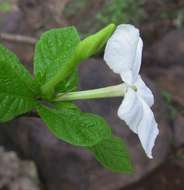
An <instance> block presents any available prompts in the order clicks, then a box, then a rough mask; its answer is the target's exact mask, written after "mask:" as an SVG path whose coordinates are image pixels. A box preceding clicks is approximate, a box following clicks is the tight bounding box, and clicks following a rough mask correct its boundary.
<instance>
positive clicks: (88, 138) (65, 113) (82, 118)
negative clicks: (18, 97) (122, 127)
mask: <svg viewBox="0 0 184 190" xmlns="http://www.w3.org/2000/svg"><path fill="white" fill-rule="evenodd" d="M37 110H38V113H39V115H40V116H41V118H42V119H43V121H44V122H45V123H46V124H47V125H48V127H49V129H50V130H51V132H52V133H53V134H55V136H56V137H58V138H59V139H61V140H64V141H66V142H68V143H71V144H73V145H78V146H93V145H95V144H97V143H98V142H100V141H101V140H102V139H104V138H108V136H110V135H111V130H110V128H109V126H108V124H107V123H106V121H105V120H104V119H103V118H101V117H100V116H97V115H94V114H90V113H82V112H80V111H78V110H75V109H56V108H52V109H51V108H47V107H45V106H38V107H37Z"/></svg>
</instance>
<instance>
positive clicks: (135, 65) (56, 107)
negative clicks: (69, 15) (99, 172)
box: [0, 24, 158, 172]
mask: <svg viewBox="0 0 184 190" xmlns="http://www.w3.org/2000/svg"><path fill="white" fill-rule="evenodd" d="M104 47H105V54H104V59H105V61H106V63H107V64H108V65H109V67H110V68H111V69H112V70H113V71H114V72H115V73H117V74H119V75H120V76H121V78H122V80H123V82H124V83H122V84H119V85H115V86H110V87H104V88H101V89H94V90H86V91H78V92H76V89H77V84H78V74H77V66H78V64H79V63H81V62H82V61H83V60H86V59H88V58H89V57H91V56H93V55H95V54H97V53H99V52H100V51H102V50H103V49H104ZM142 47H143V42H142V40H141V38H140V36H139V31H138V29H136V28H135V27H134V26H132V25H120V26H118V27H116V26H115V25H114V24H110V25H108V26H107V27H105V28H104V29H102V30H101V31H99V32H97V33H96V34H94V35H91V36H89V37H87V38H85V39H83V40H80V37H79V35H78V32H77V30H76V29H75V28H74V27H66V28H62V29H52V30H49V31H47V32H45V33H44V34H42V36H41V37H40V39H39V40H38V42H37V43H36V47H35V55H34V77H33V76H32V75H31V74H30V73H29V72H28V71H27V70H26V69H25V68H24V66H23V65H22V64H21V63H20V61H19V60H18V58H17V57H16V55H15V54H14V53H12V52H10V51H9V50H8V49H6V48H4V47H3V46H2V45H0V97H1V101H0V122H7V121H9V120H11V119H13V118H16V117H17V116H21V115H22V114H25V113H27V112H30V111H31V110H33V109H36V111H37V113H38V115H39V116H40V118H41V119H42V120H43V121H44V122H45V123H46V124H47V126H48V128H49V129H50V131H51V132H52V133H53V134H54V135H55V136H56V137H57V138H58V139H61V140H63V141H65V142H67V143H70V144H72V145H75V146H81V147H83V148H85V149H87V150H88V151H90V152H91V153H92V154H93V155H94V156H95V157H96V159H97V160H98V161H99V162H100V163H101V164H102V165H103V166H104V167H106V168H108V169H110V170H112V171H116V172H130V171H132V164H131V161H130V158H129V155H128V151H127V148H126V145H125V143H124V142H123V140H122V139H120V138H118V137H116V136H115V135H113V134H112V131H111V128H110V127H109V125H108V123H107V122H106V121H105V120H104V119H103V118H102V117H100V116H98V115H95V114H91V113H83V112H81V111H80V109H79V108H78V107H77V106H76V105H75V104H74V102H73V101H75V100H83V99H94V98H108V97H118V96H122V97H123V96H124V99H123V101H122V104H121V105H120V107H119V110H118V116H119V117H120V118H121V119H122V120H124V121H125V122H126V123H127V125H128V126H129V127H130V129H131V130H132V131H133V132H134V133H136V134H138V137H139V139H140V141H141V144H142V146H143V148H144V150H145V152H146V154H147V155H148V157H149V158H152V148H153V146H154V142H155V139H156V136H157V135H158V128H157V123H156V121H155V119H154V115H153V113H152V111H151V109H150V107H151V106H152V105H153V102H154V101H153V94H152V93H151V90H150V89H149V88H148V87H147V86H146V85H145V83H144V82H143V80H142V79H141V77H140V75H139V70H140V65H141V58H142Z"/></svg>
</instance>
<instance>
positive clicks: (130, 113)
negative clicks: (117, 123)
mask: <svg viewBox="0 0 184 190" xmlns="http://www.w3.org/2000/svg"><path fill="white" fill-rule="evenodd" d="M118 116H119V117H120V119H122V120H124V121H125V122H126V124H127V125H128V126H129V128H130V129H131V130H132V131H133V132H134V133H137V132H138V128H137V127H138V125H139V123H140V121H141V120H142V116H143V107H142V102H141V101H140V100H139V97H138V96H137V93H136V92H135V91H134V90H132V89H131V88H129V89H128V91H127V93H126V94H125V96H124V99H123V101H122V103H121V105H120V107H119V109H118Z"/></svg>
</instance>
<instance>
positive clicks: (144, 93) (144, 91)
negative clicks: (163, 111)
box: [134, 75, 154, 107]
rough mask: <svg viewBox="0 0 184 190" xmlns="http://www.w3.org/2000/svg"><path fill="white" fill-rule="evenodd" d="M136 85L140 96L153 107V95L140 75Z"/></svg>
mask: <svg viewBox="0 0 184 190" xmlns="http://www.w3.org/2000/svg"><path fill="white" fill-rule="evenodd" d="M134 85H135V86H136V87H137V93H138V95H139V96H141V97H142V98H143V100H144V101H145V102H146V103H147V104H148V105H149V106H150V107H151V106H152V105H153V104H154V96H153V93H152V92H151V90H150V89H149V88H148V86H146V84H145V83H144V81H143V80H142V78H141V76H140V75H139V76H138V80H137V81H136V82H135V84H134Z"/></svg>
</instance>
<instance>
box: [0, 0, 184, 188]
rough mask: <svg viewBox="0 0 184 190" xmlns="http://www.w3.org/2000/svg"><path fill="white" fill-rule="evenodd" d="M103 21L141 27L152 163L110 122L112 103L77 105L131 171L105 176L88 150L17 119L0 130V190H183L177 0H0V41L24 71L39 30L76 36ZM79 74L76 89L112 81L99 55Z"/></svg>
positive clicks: (182, 49)
mask: <svg viewBox="0 0 184 190" xmlns="http://www.w3.org/2000/svg"><path fill="white" fill-rule="evenodd" d="M111 22H114V23H116V24H121V23H131V24H135V25H136V26H137V27H139V28H140V30H141V36H142V38H143V40H144V54H143V65H142V68H141V73H142V75H143V78H144V79H145V81H146V83H147V84H148V85H149V86H150V88H151V89H152V90H153V92H154V94H155V105H154V107H153V109H154V113H155V115H156V119H157V121H158V123H159V129H160V135H159V137H158V139H157V141H156V146H155V148H154V159H153V160H149V159H147V157H146V156H145V154H144V152H143V150H142V148H141V146H140V143H139V141H138V139H137V137H136V135H134V134H133V133H132V132H131V131H130V130H129V129H128V127H127V126H126V125H125V124H124V122H123V121H120V120H119V119H118V117H117V114H116V111H117V108H118V105H119V104H120V102H121V99H120V98H115V99H108V100H93V101H92V100H91V101H82V102H77V104H78V105H79V106H80V107H81V109H82V110H84V111H88V112H94V113H98V114H100V115H102V116H104V117H105V119H106V120H107V121H108V122H109V123H110V124H111V126H112V128H113V131H114V132H115V133H116V134H117V135H118V136H120V137H122V138H123V139H124V140H125V142H126V144H127V146H128V148H129V151H130V154H131V157H132V161H133V163H134V165H135V172H134V173H133V174H131V175H130V174H117V173H112V172H110V171H107V170H105V169H104V168H102V167H101V166H100V165H99V163H97V161H96V160H95V159H94V158H93V157H92V156H91V155H90V154H89V153H88V152H86V151H84V150H82V149H80V148H76V147H73V146H71V145H68V144H66V143H64V142H62V141H59V140H57V139H56V138H55V137H54V136H53V135H52V134H50V133H49V132H48V129H47V127H46V126H45V125H44V124H43V123H42V122H41V121H40V120H39V119H38V118H34V117H22V118H18V119H16V120H14V121H11V122H9V123H6V124H3V125H1V127H0V190H147V189H149V190H184V88H183V87H184V86H183V84H184V0H0V42H1V43H2V44H4V45H5V46H6V47H8V48H10V49H11V50H12V51H14V52H15V53H16V54H17V55H18V56H19V58H20V59H21V60H22V62H23V63H24V64H25V66H26V67H27V68H28V69H29V70H30V71H32V60H33V53H34V44H35V40H36V39H37V38H39V36H40V35H41V33H42V32H44V31H46V30H48V29H50V28H55V27H64V26H68V25H74V26H76V28H77V29H78V31H79V32H80V35H81V38H84V37H85V36H88V35H90V34H92V33H94V32H96V31H98V30H99V29H100V28H102V27H104V26H105V25H107V24H109V23H111ZM17 35H19V36H17ZM24 36H28V37H31V38H27V37H26V38H25V39H24ZM79 74H80V84H79V89H90V88H98V87H103V86H107V85H112V84H117V83H119V82H120V78H119V77H118V76H116V75H114V74H113V73H112V72H111V71H110V70H109V68H108V67H107V66H106V65H105V64H104V61H103V54H102V55H98V56H97V57H95V58H91V59H89V60H87V61H85V62H84V63H82V64H81V65H80V68H79Z"/></svg>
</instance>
